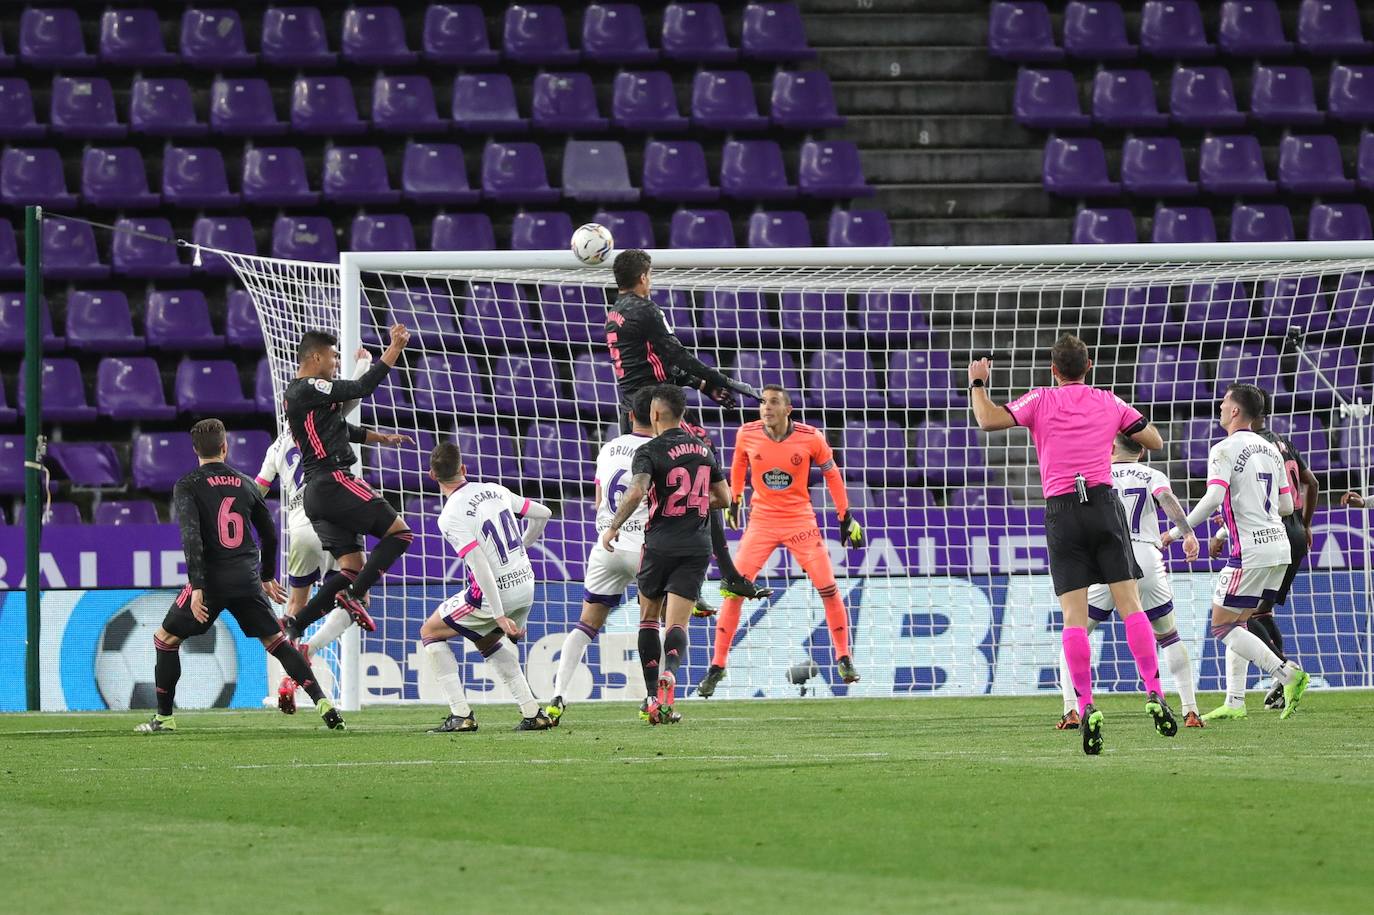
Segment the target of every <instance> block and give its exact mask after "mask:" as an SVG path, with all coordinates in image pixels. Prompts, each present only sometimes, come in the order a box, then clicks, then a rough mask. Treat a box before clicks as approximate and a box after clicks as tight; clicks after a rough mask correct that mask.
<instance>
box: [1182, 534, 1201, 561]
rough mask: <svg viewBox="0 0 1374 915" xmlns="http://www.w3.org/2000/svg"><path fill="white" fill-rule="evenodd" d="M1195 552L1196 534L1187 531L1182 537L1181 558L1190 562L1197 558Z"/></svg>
mask: <svg viewBox="0 0 1374 915" xmlns="http://www.w3.org/2000/svg"><path fill="white" fill-rule="evenodd" d="M1197 554H1198V542H1197V534H1194V533H1193V532H1192V531H1189V532H1188V533H1187V534H1185V535H1184V537H1183V558H1184V559H1186V560H1188V561H1189V562H1192V561H1194V560H1195V559H1197Z"/></svg>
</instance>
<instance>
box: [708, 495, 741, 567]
mask: <svg viewBox="0 0 1374 915" xmlns="http://www.w3.org/2000/svg"><path fill="white" fill-rule="evenodd" d="M711 550H712V551H713V552H714V553H715V554H716V567H717V568H719V569H720V577H721V578H730V577H732V576H733V577H735V578H738V577H739V569H736V568H735V559H734V557H733V556H731V555H730V547H729V546H728V545H727V544H726V543H725V512H724V511H722V510H721V509H719V508H718V509H716V510H715V511H713V512H711Z"/></svg>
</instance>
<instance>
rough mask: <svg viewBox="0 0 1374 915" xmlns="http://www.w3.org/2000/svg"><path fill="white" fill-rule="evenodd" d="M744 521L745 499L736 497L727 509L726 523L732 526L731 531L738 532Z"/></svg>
mask: <svg viewBox="0 0 1374 915" xmlns="http://www.w3.org/2000/svg"><path fill="white" fill-rule="evenodd" d="M743 520H744V497H743V496H735V497H734V498H733V499H731V500H730V504H729V505H727V506H726V507H725V523H726V524H728V525H730V530H732V531H737V530H739V529H740V524H741V522H742V521H743Z"/></svg>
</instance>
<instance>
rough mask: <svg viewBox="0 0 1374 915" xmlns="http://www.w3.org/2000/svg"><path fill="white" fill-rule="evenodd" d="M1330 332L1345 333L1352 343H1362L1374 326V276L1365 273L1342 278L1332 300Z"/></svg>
mask: <svg viewBox="0 0 1374 915" xmlns="http://www.w3.org/2000/svg"><path fill="white" fill-rule="evenodd" d="M1331 304H1332V309H1331V325H1330V327H1329V328H1328V330H1330V331H1335V332H1338V333H1342V332H1343V333H1344V335H1345V336H1347V337H1349V338H1350V339H1349V341H1348V342H1351V343H1357V344H1358V343H1361V342H1363V340H1364V336H1365V331H1366V329H1367V328H1368V327H1369V326H1370V325H1371V324H1374V275H1371V274H1367V273H1364V272H1360V273H1346V274H1343V275H1342V276H1341V280H1340V284H1339V285H1338V286H1337V287H1336V294H1335V295H1334V296H1332V300H1331Z"/></svg>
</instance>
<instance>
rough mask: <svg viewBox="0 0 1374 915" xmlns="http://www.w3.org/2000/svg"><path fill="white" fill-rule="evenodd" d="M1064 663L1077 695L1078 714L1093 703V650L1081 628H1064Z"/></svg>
mask: <svg viewBox="0 0 1374 915" xmlns="http://www.w3.org/2000/svg"><path fill="white" fill-rule="evenodd" d="M1063 640H1064V661H1065V663H1067V664H1068V665H1069V679H1070V680H1072V681H1073V688H1074V691H1075V692H1077V693H1078V714H1079V715H1082V714H1083V710H1084V709H1085V708H1087V707H1088V706H1089V705H1090V704H1091V703H1092V701H1093V649H1092V646H1091V645H1090V644H1088V630H1087V629H1084V628H1083V627H1082V626H1065V627H1064V633H1063Z"/></svg>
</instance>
